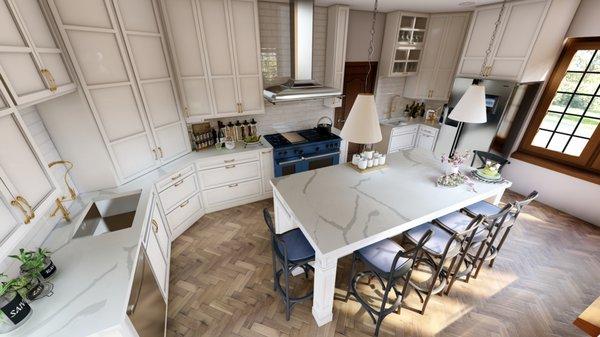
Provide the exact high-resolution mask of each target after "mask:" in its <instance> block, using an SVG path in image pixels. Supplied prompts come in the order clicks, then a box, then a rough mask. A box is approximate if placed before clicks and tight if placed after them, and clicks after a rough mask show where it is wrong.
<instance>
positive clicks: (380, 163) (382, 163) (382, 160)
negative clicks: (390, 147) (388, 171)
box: [379, 154, 385, 165]
mask: <svg viewBox="0 0 600 337" xmlns="http://www.w3.org/2000/svg"><path fill="white" fill-rule="evenodd" d="M379 165H385V154H382V155H381V157H379Z"/></svg>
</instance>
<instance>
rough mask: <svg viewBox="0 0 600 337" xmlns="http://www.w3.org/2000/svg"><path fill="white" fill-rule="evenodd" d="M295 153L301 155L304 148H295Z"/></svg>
mask: <svg viewBox="0 0 600 337" xmlns="http://www.w3.org/2000/svg"><path fill="white" fill-rule="evenodd" d="M294 153H296V154H298V155H300V154H302V153H304V151H302V150H295V151H294Z"/></svg>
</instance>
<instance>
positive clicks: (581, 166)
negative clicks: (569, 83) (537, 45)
mask: <svg viewBox="0 0 600 337" xmlns="http://www.w3.org/2000/svg"><path fill="white" fill-rule="evenodd" d="M581 49H599V50H600V37H585V38H570V39H568V40H567V41H566V42H565V44H564V47H563V49H562V51H561V53H560V56H559V58H558V61H557V63H556V65H555V66H554V69H553V70H552V73H551V75H550V77H549V79H548V83H547V85H546V87H545V88H544V91H543V92H542V96H541V98H540V101H539V103H538V105H537V107H536V108H535V112H534V114H533V116H532V118H531V120H530V122H529V125H528V126H527V128H526V131H525V134H524V135H523V138H522V140H521V143H520V145H519V148H518V150H517V152H516V153H514V154H513V155H512V156H513V157H514V158H517V159H521V160H524V161H527V162H529V163H532V164H534V165H538V166H542V167H545V168H548V169H550V170H554V171H558V172H561V173H565V174H568V175H571V176H575V177H577V178H581V179H584V180H588V181H591V182H594V183H596V184H600V127H597V128H596V130H595V131H594V133H593V134H592V136H591V137H590V139H589V142H588V144H587V146H586V147H585V149H584V150H583V152H582V153H581V154H580V155H579V156H578V157H576V156H571V155H568V154H564V153H561V152H557V151H552V150H548V149H546V148H542V147H538V146H533V145H531V143H532V141H533V139H534V137H535V135H536V133H537V131H538V129H539V127H540V125H541V123H542V120H543V119H544V117H545V116H546V113H547V111H548V108H549V107H550V104H551V103H552V100H553V99H554V96H555V94H556V91H557V90H558V87H559V85H560V83H561V82H562V79H563V77H564V76H565V74H566V72H567V68H568V67H569V64H570V63H571V60H572V58H573V56H574V55H575V53H576V52H577V51H578V50H581Z"/></svg>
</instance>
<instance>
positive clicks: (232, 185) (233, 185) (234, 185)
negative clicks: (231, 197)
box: [227, 184, 238, 187]
mask: <svg viewBox="0 0 600 337" xmlns="http://www.w3.org/2000/svg"><path fill="white" fill-rule="evenodd" d="M237 185H238V184H231V185H227V187H237Z"/></svg>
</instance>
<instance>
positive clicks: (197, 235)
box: [167, 192, 600, 337]
mask: <svg viewBox="0 0 600 337" xmlns="http://www.w3.org/2000/svg"><path fill="white" fill-rule="evenodd" d="M520 198H521V196H519V195H517V194H515V193H512V192H508V193H507V194H506V195H505V196H504V198H503V202H510V201H512V200H515V199H520ZM272 206H273V205H272V201H271V200H265V201H260V202H256V203H252V204H248V205H243V206H240V207H235V208H232V209H228V210H223V211H220V212H215V213H212V214H208V215H205V216H204V217H203V218H202V219H200V220H199V221H198V222H197V223H196V224H194V226H192V227H191V228H190V229H189V230H187V231H186V232H185V233H183V234H182V235H181V236H180V237H179V238H177V240H175V242H174V243H173V249H172V260H171V280H170V300H169V313H168V328H167V329H168V334H167V335H168V336H169V337H199V336H211V337H212V336H215V337H216V336H239V337H276V336H277V337H292V336H311V337H312V336H322V337H366V336H372V334H373V331H374V324H373V322H372V321H371V319H370V318H369V316H368V315H367V314H366V313H365V312H364V310H363V309H362V308H361V307H360V305H359V304H358V303H357V302H356V301H354V300H352V299H351V300H349V301H348V302H343V301H341V300H336V301H335V302H334V318H333V322H331V323H330V324H327V325H325V326H323V327H317V325H316V324H315V322H314V320H313V318H312V314H311V304H312V303H311V302H310V301H308V302H304V303H301V304H298V305H296V306H295V307H294V310H293V311H292V317H291V320H290V321H286V320H285V313H284V308H283V303H282V301H281V299H280V298H279V297H278V296H277V294H276V293H275V292H274V291H273V283H272V282H273V281H272V275H271V273H272V271H271V268H272V267H271V250H270V249H271V247H270V242H269V234H268V231H267V228H266V225H265V223H264V221H263V218H262V209H263V208H264V207H269V208H272ZM349 267H350V259H349V258H348V257H345V258H342V259H340V262H339V268H338V274H337V278H336V288H337V289H336V295H337V297H343V296H344V295H345V289H346V282H347V279H348V274H347V273H348V272H349ZM310 281H312V277H311V278H310V280H309V282H308V283H307V282H306V280H304V279H303V278H302V277H298V278H295V280H294V285H295V289H297V290H298V291H305V290H307V289H309V287H310V286H311V285H310ZM598 284H600V228H598V227H595V226H593V225H591V224H589V223H586V222H583V221H581V220H579V219H576V218H574V217H572V216H570V215H567V214H565V213H562V212H560V211H557V210H555V209H553V208H551V207H548V206H546V205H543V204H541V203H539V202H534V203H533V204H532V205H531V206H530V207H529V208H527V209H526V212H525V213H524V214H522V215H521V218H520V223H519V224H518V225H517V226H516V227H515V228H514V229H513V231H512V232H511V234H510V236H509V239H508V241H507V243H506V244H505V246H504V247H503V250H502V253H501V254H500V256H499V257H498V259H497V260H496V263H495V266H494V268H493V269H490V268H487V267H484V269H483V270H482V272H481V273H480V275H479V277H478V278H477V279H472V280H471V282H470V283H468V284H466V283H462V282H458V283H457V284H455V286H454V287H453V289H452V292H451V293H450V295H449V296H443V297H441V296H434V297H433V298H432V300H431V302H430V304H429V306H428V308H427V312H426V313H425V315H419V314H417V313H415V312H412V311H409V310H405V309H403V310H402V312H401V314H400V315H395V314H394V315H390V316H388V317H387V318H386V320H385V321H384V323H383V325H382V329H381V333H380V336H398V337H405V336H406V337H429V336H448V337H458V336H460V337H470V336H473V337H483V336H494V337H520V336H523V337H532V336H557V337H558V336H560V337H569V336H584V334H583V332H581V331H580V330H579V329H577V328H576V327H575V326H573V325H572V323H571V322H572V321H573V319H574V318H575V317H576V316H577V315H578V314H579V313H580V312H581V311H583V310H584V309H585V308H586V307H587V306H588V305H589V304H590V303H591V302H593V301H594V299H596V298H597V297H598V295H599V294H600V288H598ZM360 289H361V290H360V291H363V292H365V294H370V295H372V296H373V300H374V301H375V303H380V302H377V298H378V296H377V294H376V293H375V292H373V290H372V289H371V286H369V285H367V284H364V285H361V286H360ZM408 303H409V304H410V305H414V306H418V305H419V301H418V298H417V297H416V296H415V295H411V296H409V298H408Z"/></svg>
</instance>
